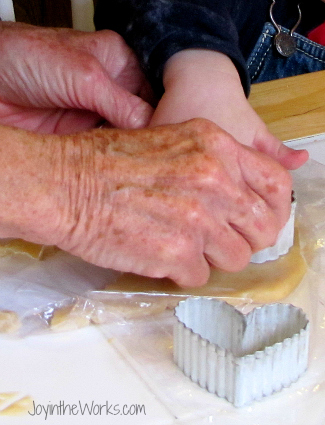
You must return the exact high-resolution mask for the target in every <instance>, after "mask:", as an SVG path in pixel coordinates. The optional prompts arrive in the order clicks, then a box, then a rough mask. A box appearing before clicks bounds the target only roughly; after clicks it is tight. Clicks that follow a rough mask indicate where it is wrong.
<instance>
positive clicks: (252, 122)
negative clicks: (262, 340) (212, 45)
mask: <svg viewBox="0 0 325 425" xmlns="http://www.w3.org/2000/svg"><path fill="white" fill-rule="evenodd" d="M164 87H165V94H164V96H163V97H162V99H161V101H160V102H159V104H158V107H157V109H156V112H155V113H154V116H153V118H152V121H151V125H158V124H167V123H176V122H182V121H186V120H188V119H191V118H195V117H202V118H207V119H209V120H211V121H213V122H215V123H216V124H218V125H219V126H220V127H221V128H223V129H224V130H226V131H227V132H228V133H230V134H231V135H232V136H233V137H234V138H235V139H236V140H237V141H239V142H240V143H242V144H244V145H247V146H250V147H253V148H255V149H257V150H259V151H261V152H263V153H266V154H268V155H270V156H271V157H272V158H274V159H276V160H277V161H279V162H280V163H281V164H282V165H283V166H284V167H286V168H287V169H296V168H299V167H300V166H301V165H302V164H304V163H305V161H306V160H307V159H308V153H307V152H306V151H295V150H293V149H290V148H288V147H286V146H285V145H283V144H282V143H281V142H280V140H278V139H277V138H276V137H274V136H273V135H272V134H271V133H270V132H269V131H268V129H267V127H266V125H265V124H264V122H263V121H262V120H261V118H260V117H259V116H258V115H257V114H256V112H255V111H254V110H253V108H252V107H251V106H250V104H249V102H248V101H247V99H246V96H245V94H244V91H243V88H242V85H241V82H240V78H239V75H238V72H237V70H236V68H235V66H234V64H233V63H232V61H231V60H230V59H229V58H228V57H227V56H225V55H224V54H221V53H218V52H214V51H210V50H203V49H202V50H198V49H197V50H184V51H182V52H179V53H177V54H176V55H174V56H173V57H172V58H171V59H169V61H168V62H167V65H166V68H165V73H164Z"/></svg>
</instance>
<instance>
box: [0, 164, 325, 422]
mask: <svg viewBox="0 0 325 425" xmlns="http://www.w3.org/2000/svg"><path fill="white" fill-rule="evenodd" d="M293 176H294V189H295V193H296V195H297V200H298V207H297V211H296V218H297V220H298V223H299V230H300V240H301V247H302V253H303V255H304V256H305V258H306V261H307V263H308V271H307V274H306V275H305V277H304V278H303V281H302V282H301V284H300V285H299V287H298V288H297V289H296V290H295V291H294V292H293V293H292V294H291V295H290V296H289V297H288V298H287V299H285V300H282V301H281V302H289V303H292V304H294V305H296V306H298V307H301V308H303V310H304V311H305V312H306V313H307V315H308V317H309V320H310V322H311V341H310V365H309V369H308V371H307V372H306V373H305V374H304V375H303V376H302V377H301V378H300V379H299V381H298V382H297V383H294V384H292V385H291V386H290V387H289V388H287V389H284V390H282V391H281V392H279V393H276V394H274V395H272V396H269V397H267V398H265V399H263V400H262V401H260V402H255V403H253V404H252V405H251V406H249V407H244V408H241V409H237V408H235V407H233V406H232V405H231V404H230V403H228V402H227V401H226V400H223V399H220V398H218V397H217V396H216V395H214V394H210V393H208V392H207V391H206V390H204V389H202V388H200V387H199V386H198V385H197V384H195V383H193V382H191V381H190V380H189V378H187V377H185V376H184V375H183V373H182V372H181V371H180V370H179V369H178V368H177V366H176V365H175V364H174V363H173V359H172V328H173V323H174V320H175V318H174V316H173V311H172V310H171V309H169V306H170V298H169V297H165V296H148V295H144V294H139V295H132V294H120V293H115V294H107V293H105V292H102V291H101V289H102V288H104V287H105V286H106V285H107V284H108V283H109V282H110V281H113V280H114V279H115V278H116V276H117V275H118V274H117V273H116V272H113V271H111V270H105V269H102V268H99V267H95V266H92V265H89V264H87V263H85V262H83V261H82V260H80V259H78V258H75V257H72V256H69V255H67V254H66V253H63V252H58V253H56V254H55V255H53V256H51V257H49V258H47V259H46V260H45V261H35V260H31V259H29V258H25V257H22V256H17V257H10V258H8V257H7V258H0V293H1V299H0V310H12V311H15V312H16V313H17V314H18V315H19V317H20V318H21V323H22V326H21V328H20V329H19V331H18V332H16V333H15V334H14V336H16V337H17V336H18V337H22V336H25V335H29V334H32V333H35V332H46V331H51V330H55V329H53V327H52V325H51V324H52V323H53V317H54V316H55V313H56V312H57V311H63V312H64V314H65V312H66V311H68V314H67V315H66V317H68V326H66V327H65V326H62V327H60V326H59V327H58V329H57V330H66V329H68V330H69V329H73V327H74V325H75V327H79V325H80V326H84V325H87V324H89V323H95V324H97V325H98V326H99V327H100V329H101V330H102V332H103V333H104V335H105V336H106V337H107V338H109V339H110V341H111V343H112V344H113V345H114V347H115V348H116V350H117V351H118V352H119V353H120V354H121V355H122V356H123V357H124V358H125V361H127V362H128V363H129V364H130V365H131V366H132V367H133V369H134V370H136V371H137V372H138V374H139V375H140V376H141V377H142V379H144V380H145V381H146V383H147V385H148V386H149V387H150V388H151V389H152V391H153V392H154V394H155V395H156V396H157V398H158V399H159V400H160V401H161V402H162V403H163V404H164V405H165V407H166V409H167V410H168V411H169V412H170V413H172V414H173V415H174V417H175V419H177V423H179V424H183V423H184V424H188V425H191V424H193V425H194V424H195V425H200V424H202V425H204V424H214V423H215V424H220V423H222V424H223V425H228V424H229V425H230V424H231V425H246V424H247V425H248V424H249V425H252V424H259V423H263V424H264V425H265V424H266V425H268V424H272V425H273V424H277V425H282V424H283V425H284V424H285V425H303V424H304V425H305V423H306V422H308V424H309V425H324V423H325V403H324V400H325V288H324V285H325V278H324V272H325V189H324V188H325V167H324V165H321V164H319V163H317V162H315V161H312V160H310V161H309V162H308V163H307V164H306V165H305V166H303V167H302V168H301V169H299V170H297V171H295V172H293ZM226 300H227V299H226ZM172 301H173V302H172V303H171V304H173V303H174V301H175V299H173V300H172ZM235 301H236V302H235V304H236V307H237V308H238V309H240V310H241V311H242V312H247V311H249V310H251V309H252V308H253V307H254V306H255V305H254V304H252V302H251V300H245V299H236V300H235ZM64 314H63V316H64ZM80 317H81V318H86V320H85V321H82V320H81V322H79V319H80ZM69 320H70V322H69ZM63 322H64V321H63Z"/></svg>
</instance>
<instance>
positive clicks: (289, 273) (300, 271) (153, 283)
mask: <svg viewBox="0 0 325 425" xmlns="http://www.w3.org/2000/svg"><path fill="white" fill-rule="evenodd" d="M306 270H307V266H306V263H305V260H304V259H303V257H302V255H301V253H300V245H299V237H298V232H297V231H296V234H295V242H294V245H293V246H292V247H291V248H290V250H289V252H288V254H286V255H283V256H281V257H280V258H278V259H277V260H274V261H266V262H265V263H262V264H253V263H250V264H249V265H248V266H247V267H246V268H245V269H244V270H242V271H240V272H238V273H226V272H221V271H218V270H215V269H211V274H210V278H209V280H208V283H207V284H206V285H204V286H201V287H198V288H192V287H191V288H181V287H179V286H177V285H176V283H174V282H173V281H171V280H170V279H167V278H164V279H155V278H148V277H143V276H138V275H135V274H132V273H124V274H122V275H121V276H120V277H119V278H118V279H117V281H116V282H115V283H114V284H112V285H109V286H107V287H106V290H107V291H113V292H117V291H118V292H124V293H144V294H161V295H162V294H167V295H168V294H174V295H180V296H182V295H183V296H189V295H196V296H209V297H230V298H232V297H234V298H241V299H244V300H248V301H253V302H257V303H268V302H276V301H279V300H281V299H283V298H285V297H286V296H288V295H289V294H290V293H291V292H292V291H293V290H294V289H295V288H296V287H297V286H298V284H299V283H300V281H301V280H302V278H303V276H304V274H305V273H306Z"/></svg>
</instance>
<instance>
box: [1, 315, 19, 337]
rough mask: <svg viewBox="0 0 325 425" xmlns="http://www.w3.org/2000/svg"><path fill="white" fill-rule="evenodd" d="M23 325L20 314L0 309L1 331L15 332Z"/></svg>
mask: <svg viewBox="0 0 325 425" xmlns="http://www.w3.org/2000/svg"><path fill="white" fill-rule="evenodd" d="M20 326H21V321H20V319H19V316H18V314H17V313H15V312H14V311H10V310H0V333H6V334H9V333H14V332H16V331H17V330H18V329H19V328H20Z"/></svg>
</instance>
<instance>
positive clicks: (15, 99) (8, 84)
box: [0, 22, 152, 133]
mask: <svg viewBox="0 0 325 425" xmlns="http://www.w3.org/2000/svg"><path fill="white" fill-rule="evenodd" d="M0 36H1V44H0V56H1V61H0V75H1V84H0V124H4V125H13V126H16V127H20V128H24V129H28V130H34V131H38V132H43V133H70V132H74V131H78V130H85V129H89V128H92V127H94V126H96V124H98V122H99V121H100V120H103V119H105V120H107V121H108V122H109V123H111V124H112V125H113V126H117V127H121V128H137V127H142V126H145V125H146V124H147V123H148V120H149V118H150V116H151V114H152V109H151V107H150V106H149V104H148V103H146V102H145V101H143V100H142V99H141V98H140V97H138V96H136V95H137V94H141V95H144V96H146V94H147V93H148V86H147V83H146V82H145V79H144V76H143V74H142V73H141V71H140V69H139V66H138V63H137V60H136V58H135V56H134V54H133V53H132V51H131V50H130V49H129V48H128V47H127V45H126V44H125V43H124V41H123V40H122V39H121V37H120V36H119V35H118V34H116V33H114V32H112V31H100V32H97V33H86V32H80V31H75V30H71V29H54V28H41V27H34V26H31V25H26V24H19V23H12V22H11V23H10V22H1V23H0ZM132 93H133V94H132Z"/></svg>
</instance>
